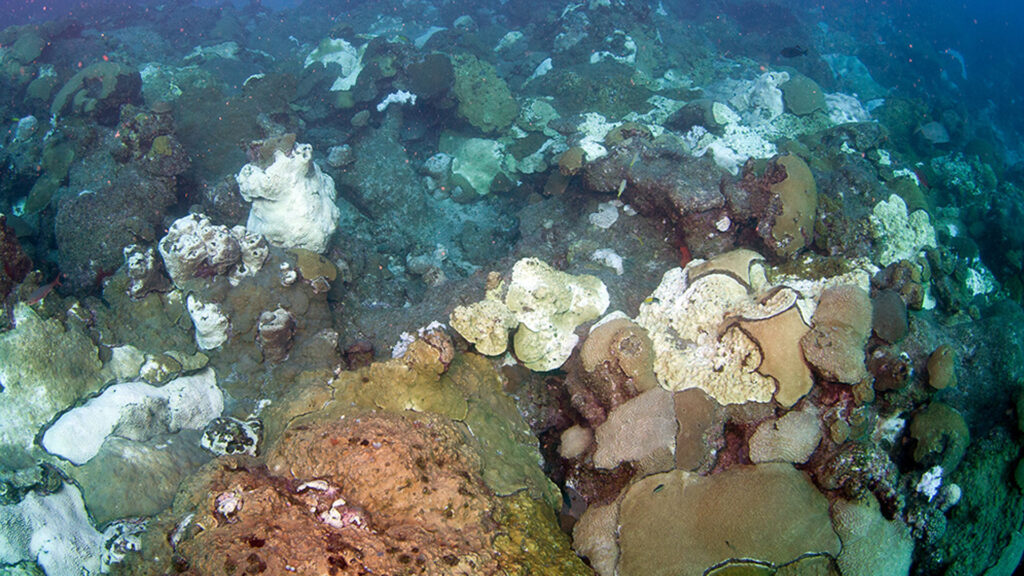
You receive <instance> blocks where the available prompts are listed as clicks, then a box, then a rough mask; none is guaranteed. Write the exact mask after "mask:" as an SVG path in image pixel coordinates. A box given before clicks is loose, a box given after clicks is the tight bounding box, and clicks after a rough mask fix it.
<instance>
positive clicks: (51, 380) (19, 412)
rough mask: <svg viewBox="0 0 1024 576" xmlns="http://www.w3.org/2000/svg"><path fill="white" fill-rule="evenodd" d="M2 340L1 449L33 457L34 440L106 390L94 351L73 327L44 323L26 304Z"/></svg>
mask: <svg viewBox="0 0 1024 576" xmlns="http://www.w3.org/2000/svg"><path fill="white" fill-rule="evenodd" d="M14 326H15V327H14V329H13V330H11V331H9V332H5V333H2V334H0V382H2V383H3V389H2V390H0V416H2V418H0V420H2V421H3V423H4V424H3V426H2V427H0V446H2V447H3V448H4V449H5V450H7V449H14V450H16V451H17V450H26V451H31V450H32V449H33V445H34V442H35V437H36V434H37V433H38V432H39V430H40V428H41V427H42V426H43V425H44V424H46V423H48V422H50V421H51V420H52V419H53V418H54V417H55V416H56V415H57V414H59V413H60V412H61V411H63V410H65V409H67V408H69V407H71V405H72V404H74V402H75V401H76V400H78V399H79V398H81V397H83V396H85V395H87V394H91V393H94V392H96V391H97V390H98V389H99V388H100V386H101V385H102V383H103V381H102V377H101V375H100V368H101V366H102V362H101V361H100V358H99V352H98V350H97V349H96V346H95V345H94V344H93V342H92V341H91V340H90V339H89V337H88V336H87V335H86V334H84V333H83V332H82V331H81V329H79V328H77V327H76V326H74V325H67V326H66V325H64V324H63V323H62V322H61V321H60V320H59V319H57V318H45V317H41V316H40V315H39V314H38V313H36V312H35V311H34V310H33V309H32V308H29V307H28V305H26V304H24V303H20V304H18V305H17V306H16V307H15V309H14Z"/></svg>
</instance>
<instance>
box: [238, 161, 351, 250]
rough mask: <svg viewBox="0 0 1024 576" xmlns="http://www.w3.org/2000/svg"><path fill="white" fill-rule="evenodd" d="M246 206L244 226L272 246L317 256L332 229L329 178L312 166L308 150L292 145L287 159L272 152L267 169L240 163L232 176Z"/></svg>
mask: <svg viewBox="0 0 1024 576" xmlns="http://www.w3.org/2000/svg"><path fill="white" fill-rule="evenodd" d="M235 179H236V180H237V181H238V189H239V192H241V194H242V198H244V199H245V200H246V201H248V202H252V209H251V210H250V211H249V220H248V222H247V223H246V225H245V227H246V229H248V230H249V231H250V232H254V233H257V234H263V235H264V236H266V238H267V240H268V241H269V242H270V243H271V244H274V245H275V246H281V247H283V248H305V249H307V250H312V251H313V252H318V253H319V252H323V251H324V250H326V249H327V242H328V240H329V239H330V237H331V234H333V233H334V231H335V229H337V227H338V218H339V217H340V216H341V212H340V211H339V210H338V207H337V206H336V205H335V204H334V199H335V196H336V194H337V192H336V191H335V189H334V179H333V178H331V177H330V176H328V175H327V174H324V173H323V172H322V171H321V170H320V167H319V166H317V165H316V163H315V162H313V147H312V146H310V145H309V144H296V145H295V148H294V149H293V150H292V152H291V154H285V153H284V152H281V151H280V150H278V151H276V152H274V163H273V164H271V165H270V166H268V167H267V168H265V169H264V168H261V167H260V166H258V165H256V164H246V165H245V166H243V167H242V170H241V171H240V172H239V173H238V176H236V177H235Z"/></svg>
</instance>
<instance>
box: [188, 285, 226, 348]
mask: <svg viewBox="0 0 1024 576" xmlns="http://www.w3.org/2000/svg"><path fill="white" fill-rule="evenodd" d="M186 307H187V308H188V314H189V316H191V317H192V324H193V325H194V326H195V329H196V345H198V346H199V348H200V349H202V350H213V349H214V348H218V347H220V345H221V344H223V343H224V342H226V341H227V339H228V328H230V326H231V324H230V322H229V321H228V317H227V316H226V315H224V313H223V312H222V311H221V309H220V305H219V304H216V303H214V302H210V303H205V302H203V301H201V300H199V298H196V297H195V295H193V294H189V295H188V300H187V301H186Z"/></svg>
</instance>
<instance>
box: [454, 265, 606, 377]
mask: <svg viewBox="0 0 1024 576" xmlns="http://www.w3.org/2000/svg"><path fill="white" fill-rule="evenodd" d="M494 290H496V291H497V293H500V292H501V291H502V290H503V288H502V287H501V286H500V285H499V286H496V287H495V288H494ZM504 292H505V295H504V302H503V303H502V302H501V301H499V300H498V298H499V297H498V296H496V295H494V296H489V297H488V298H487V299H485V300H483V301H481V302H478V303H477V304H475V305H470V306H468V307H457V308H456V309H455V310H453V311H452V313H451V322H452V327H453V328H455V330H456V331H458V332H459V334H460V335H462V337H463V338H466V339H467V340H470V341H471V342H474V343H476V342H477V341H480V342H482V343H483V346H484V348H485V350H481V352H483V353H488V352H493V354H500V353H502V352H504V351H505V345H506V342H507V341H506V340H504V339H503V338H502V331H504V330H507V329H508V327H510V326H511V327H517V328H516V332H515V336H514V347H515V352H516V356H517V357H518V358H519V360H520V362H522V363H523V365H524V366H526V367H527V368H530V369H531V370H537V371H546V370H554V369H555V368H558V367H559V366H561V365H562V364H564V363H565V361H566V360H568V359H569V355H570V354H571V353H572V350H573V348H574V347H575V346H576V343H577V342H578V341H579V337H578V336H577V335H576V334H575V333H574V330H575V329H576V327H577V326H579V325H580V324H582V323H584V322H588V321H590V320H593V319H595V318H597V317H598V316H600V315H601V314H602V313H604V311H605V309H606V308H607V307H608V291H607V289H606V288H605V286H604V284H603V283H602V282H601V281H600V280H599V279H597V278H595V277H593V276H572V275H569V274H566V273H564V272H559V271H557V270H555V269H553V268H551V267H550V266H549V265H547V264H545V263H544V262H541V261H540V260H538V259H536V258H524V259H522V260H520V261H518V262H516V264H515V266H513V267H512V277H511V279H510V281H509V284H508V287H507V288H504Z"/></svg>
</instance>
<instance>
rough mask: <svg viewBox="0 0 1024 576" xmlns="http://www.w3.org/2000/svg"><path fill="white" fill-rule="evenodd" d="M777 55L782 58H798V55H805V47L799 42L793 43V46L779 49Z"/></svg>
mask: <svg viewBox="0 0 1024 576" xmlns="http://www.w3.org/2000/svg"><path fill="white" fill-rule="evenodd" d="M779 55H780V56H782V57H783V58H798V57H800V56H806V55H807V48H804V47H803V46H801V45H799V44H794V45H793V46H786V47H785V48H783V49H782V50H780V51H779Z"/></svg>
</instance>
